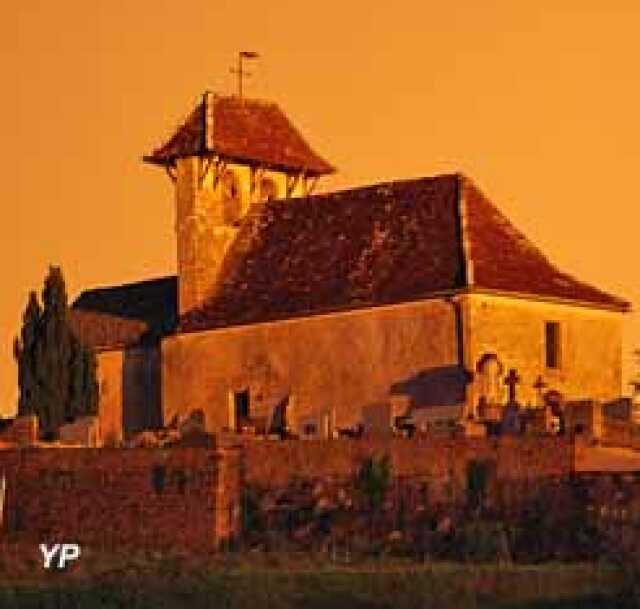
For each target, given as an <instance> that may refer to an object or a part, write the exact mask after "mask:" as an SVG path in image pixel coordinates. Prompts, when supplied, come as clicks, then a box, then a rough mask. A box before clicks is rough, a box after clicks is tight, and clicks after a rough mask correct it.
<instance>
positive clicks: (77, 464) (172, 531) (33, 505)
mask: <svg viewBox="0 0 640 609" xmlns="http://www.w3.org/2000/svg"><path fill="white" fill-rule="evenodd" d="M0 474H3V475H4V476H5V477H6V489H7V490H6V493H7V499H6V502H7V504H6V509H5V518H4V522H3V523H2V526H1V527H0V530H2V531H3V532H4V534H6V535H8V536H9V539H14V538H15V539H25V540H31V541H33V543H34V544H35V543H37V544H39V543H65V542H69V543H70V542H76V543H80V544H81V545H85V546H87V545H88V546H90V547H91V548H93V549H119V548H137V549H142V548H147V549H161V550H162V549H164V550H172V551H189V552H200V551H209V550H213V549H215V547H216V546H217V545H218V544H219V542H221V541H222V540H223V539H225V538H228V537H231V536H234V535H236V534H237V533H238V531H239V512H238V498H239V492H240V462H239V455H238V453H237V451H233V450H229V449H227V450H218V451H216V450H209V449H197V448H173V449H171V450H162V449H108V448H103V449H87V448H36V449H23V450H3V451H0ZM0 536H2V535H0Z"/></svg>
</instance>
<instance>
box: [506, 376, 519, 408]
mask: <svg viewBox="0 0 640 609" xmlns="http://www.w3.org/2000/svg"><path fill="white" fill-rule="evenodd" d="M519 382H520V377H519V376H518V373H517V372H516V371H515V369H514V368H511V369H510V370H509V374H507V376H506V377H505V379H504V384H505V385H506V386H507V387H509V402H508V403H509V404H515V403H516V385H517V384H518V383H519Z"/></svg>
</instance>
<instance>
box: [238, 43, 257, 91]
mask: <svg viewBox="0 0 640 609" xmlns="http://www.w3.org/2000/svg"><path fill="white" fill-rule="evenodd" d="M259 57H260V55H258V53H255V52H254V51H240V52H239V53H238V67H237V68H231V73H232V74H237V75H238V97H242V79H243V78H244V77H245V76H251V73H250V72H245V71H244V69H243V67H242V63H243V61H244V60H245V59H258V58H259Z"/></svg>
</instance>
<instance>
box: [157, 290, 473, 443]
mask: <svg viewBox="0 0 640 609" xmlns="http://www.w3.org/2000/svg"><path fill="white" fill-rule="evenodd" d="M457 334H458V333H457V326H456V314H455V311H454V308H453V306H452V304H451V303H449V302H446V301H445V300H442V299H434V300H430V301H424V302H419V303H409V304H402V305H394V306H388V307H376V308H374V309H365V310H361V311H350V312H342V313H334V314H327V315H319V316H315V317H306V318H300V319H292V320H287V321H281V322H270V323H261V324H253V325H250V326H242V327H235V328H228V329H221V330H214V331H208V332H195V333H187V334H180V335H177V336H171V337H168V338H167V339H165V340H164V341H163V343H162V366H163V370H162V383H163V387H162V396H163V417H164V421H165V422H168V421H171V420H172V418H173V417H174V416H175V415H176V414H182V415H188V414H189V413H190V412H191V411H194V410H201V411H202V412H203V413H204V414H205V415H206V425H207V430H208V431H212V432H218V431H220V430H222V429H224V428H225V427H233V424H232V414H231V412H230V410H231V408H232V404H233V395H234V392H241V391H247V390H248V391H249V395H250V407H249V410H250V415H251V417H254V416H255V417H261V418H263V419H266V420H267V421H268V420H270V418H271V417H272V416H273V413H274V409H275V408H276V407H277V405H278V404H280V403H282V401H283V400H284V399H286V398H288V399H289V404H290V407H288V410H290V412H288V414H287V417H288V419H289V422H290V423H291V425H292V428H293V429H294V430H295V431H298V432H301V433H302V431H303V429H304V425H305V421H308V420H311V421H314V422H316V423H317V422H319V421H321V420H322V418H323V417H325V416H329V417H330V418H331V420H332V421H333V424H334V425H335V426H337V427H348V426H353V425H355V424H357V423H360V422H362V420H363V409H364V408H366V407H371V406H375V405H379V404H384V403H388V401H389V395H390V393H399V394H403V393H404V394H411V393H412V392H413V393H417V394H420V395H419V398H420V400H422V401H423V402H424V403H425V404H430V405H451V404H461V403H462V402H463V401H464V384H463V382H462V380H461V375H455V374H453V373H452V372H453V371H455V370H457V369H458V341H457ZM436 377H437V379H436ZM442 378H445V379H447V380H448V381H449V383H448V385H446V388H447V390H448V391H446V392H445V391H443V389H442ZM434 379H436V380H438V382H435V380H434ZM451 379H454V380H453V381H452V380H451ZM455 379H457V382H454V381H455ZM430 389H431V390H434V389H437V392H435V393H434V395H431V394H430ZM432 393H433V392H432ZM445 393H446V394H445ZM416 399H417V398H416ZM318 427H320V425H318Z"/></svg>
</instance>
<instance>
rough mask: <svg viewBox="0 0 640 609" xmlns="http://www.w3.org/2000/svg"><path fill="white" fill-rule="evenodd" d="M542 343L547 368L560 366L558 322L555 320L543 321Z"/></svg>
mask: <svg viewBox="0 0 640 609" xmlns="http://www.w3.org/2000/svg"><path fill="white" fill-rule="evenodd" d="M544 345H545V364H546V366H547V368H560V324H559V323H558V322H557V321H548V322H546V323H545V325H544Z"/></svg>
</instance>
